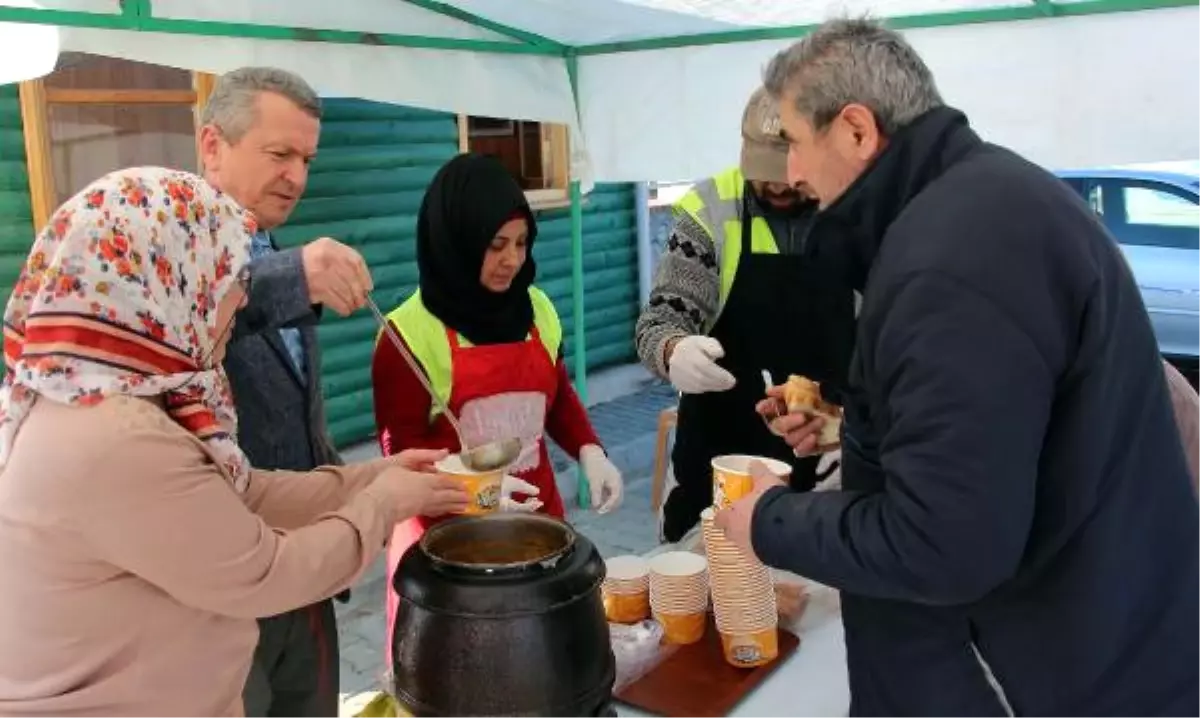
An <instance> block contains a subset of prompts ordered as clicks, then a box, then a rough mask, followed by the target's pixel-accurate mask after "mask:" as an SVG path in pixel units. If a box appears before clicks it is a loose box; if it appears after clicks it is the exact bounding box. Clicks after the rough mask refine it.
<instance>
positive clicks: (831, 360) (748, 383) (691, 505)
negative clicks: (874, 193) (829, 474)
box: [637, 89, 854, 541]
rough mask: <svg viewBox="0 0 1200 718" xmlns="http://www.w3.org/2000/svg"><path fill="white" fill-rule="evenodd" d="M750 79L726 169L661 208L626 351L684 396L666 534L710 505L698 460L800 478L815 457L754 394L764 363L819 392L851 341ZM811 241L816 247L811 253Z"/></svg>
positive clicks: (771, 117)
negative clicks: (735, 157) (669, 225)
mask: <svg viewBox="0 0 1200 718" xmlns="http://www.w3.org/2000/svg"><path fill="white" fill-rule="evenodd" d="M779 130H780V124H779V115H778V112H777V111H776V109H775V106H774V103H773V101H772V100H771V99H770V97H769V96H768V95H767V93H766V92H765V91H764V90H762V89H760V90H758V91H757V92H755V93H754V95H752V96H751V98H750V102H749V104H748V105H747V106H746V110H745V113H744V114H743V116H742V155H741V163H740V165H739V166H738V167H734V168H732V169H729V170H726V171H724V172H721V173H720V174H717V175H715V176H713V177H710V178H708V179H706V180H703V181H701V182H699V183H697V184H696V185H695V186H694V187H693V188H692V190H691V191H690V192H689V193H688V194H687V195H686V196H684V197H683V199H681V200H679V202H678V203H677V204H676V205H675V207H674V214H675V226H674V228H673V230H672V233H671V237H670V240H669V241H668V244H667V251H666V253H665V254H664V255H663V257H662V260H661V262H660V264H659V269H658V275H657V277H656V278H655V282H654V287H653V289H652V290H651V292H650V301H649V303H648V305H647V306H646V307H645V309H644V310H643V311H642V314H641V316H640V317H639V318H638V323H637V348H638V355H639V357H640V358H641V361H642V363H643V364H644V365H646V367H648V368H649V369H651V370H652V371H654V372H656V373H657V374H658V375H660V376H662V377H664V378H669V379H670V381H671V383H672V384H673V385H674V386H675V388H676V389H678V390H679V391H680V392H681V393H682V394H683V397H682V399H681V400H680V403H679V423H678V430H677V432H676V438H675V448H674V451H673V453H672V455H671V460H672V468H673V471H674V475H675V480H676V482H677V485H676V487H675V488H674V490H673V491H672V492H671V494H670V496H668V498H667V501H666V504H665V506H664V507H663V526H662V534H663V537H664V538H665V539H667V540H668V541H677V540H679V539H680V538H681V537H682V536H683V535H684V534H685V533H687V532H688V530H689V529H691V528H692V527H693V526H694V525H695V524H696V523H697V521H698V520H699V516H700V512H701V511H703V510H704V508H705V507H707V506H710V505H711V504H712V500H713V498H712V469H711V465H710V462H711V461H712V458H713V457H714V456H719V455H721V454H755V455H759V456H767V457H771V458H776V459H779V460H781V461H787V462H789V463H791V465H792V467H793V473H792V477H791V482H792V486H793V487H794V488H797V489H810V488H812V487H813V485H814V484H815V483H816V479H817V461H818V457H815V456H814V457H803V458H798V457H796V456H795V455H794V454H793V453H792V451H791V450H790V449H789V448H787V447H786V446H783V445H782V442H781V441H780V440H779V438H778V437H776V436H774V435H772V434H771V433H770V430H769V429H768V428H767V426H766V425H765V423H764V422H763V420H762V418H761V417H759V415H758V414H756V413H755V404H756V403H757V402H758V400H760V399H761V398H762V396H763V391H764V386H763V370H767V371H769V372H770V373H771V375H772V376H773V377H774V379H775V381H776V382H782V381H784V380H785V379H786V378H787V376H788V374H803V375H805V376H807V377H809V378H811V379H814V380H816V381H820V382H823V383H825V386H823V387H822V388H823V393H825V394H826V396H830V391H828V390H832V391H836V389H837V387H839V386H840V385H841V384H842V383H843V382H844V380H845V374H846V369H847V366H848V365H849V360H850V353H851V351H852V349H853V344H854V292H853V289H852V288H851V282H850V281H849V279H848V275H849V272H848V270H847V269H846V268H845V267H843V266H841V264H840V262H841V260H840V259H839V257H840V256H841V255H840V254H834V253H831V252H829V250H828V248H827V247H822V246H819V245H820V244H821V243H818V242H817V241H816V239H815V237H810V234H809V228H810V226H811V224H812V220H813V216H814V214H815V213H816V209H817V205H816V203H815V202H813V201H812V200H811V199H810V198H809V196H808V193H807V192H806V191H805V190H804V188H803V187H800V188H796V187H793V186H792V185H791V184H790V183H789V182H788V180H787V155H788V145H787V143H786V142H785V141H784V140H782V139H781V138H780V132H779ZM823 249H824V251H822V250H823Z"/></svg>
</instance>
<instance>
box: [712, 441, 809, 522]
mask: <svg viewBox="0 0 1200 718" xmlns="http://www.w3.org/2000/svg"><path fill="white" fill-rule="evenodd" d="M755 461H759V462H762V463H763V464H764V465H765V466H766V467H767V470H768V471H770V472H771V473H772V474H775V475H776V476H778V477H779V478H780V479H782V480H784V481H787V477H788V476H790V475H791V473H792V467H791V466H790V465H788V464H785V463H784V462H782V461H776V460H775V459H768V458H766V457H762V456H749V455H747V454H729V455H726V456H717V457H715V458H714V459H713V460H712V481H713V506H715V507H717V508H718V509H724V508H729V505H730V504H732V503H733V502H734V501H737V500H738V499H740V498H742V497H743V496H745V495H746V494H749V493H750V492H751V491H753V490H754V479H753V477H751V476H750V464H751V463H753V462H755Z"/></svg>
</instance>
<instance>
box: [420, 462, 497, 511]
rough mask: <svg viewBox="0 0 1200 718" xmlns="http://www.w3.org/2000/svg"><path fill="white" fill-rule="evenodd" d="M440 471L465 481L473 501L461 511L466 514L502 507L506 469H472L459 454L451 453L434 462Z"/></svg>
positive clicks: (464, 483)
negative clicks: (501, 491) (502, 488)
mask: <svg viewBox="0 0 1200 718" xmlns="http://www.w3.org/2000/svg"><path fill="white" fill-rule="evenodd" d="M434 468H436V469H437V471H438V473H440V474H445V475H446V476H453V477H454V478H456V479H458V480H459V481H461V482H462V483H463V487H464V488H465V489H466V490H467V493H468V494H470V495H471V503H470V504H468V505H467V508H466V509H465V510H463V511H461V512H460V513H462V514H466V515H476V514H487V513H491V512H493V511H495V510H496V509H497V508H499V507H500V482H501V481H503V480H504V469H503V468H499V469H494V470H492V471H472V470H471V469H468V468H467V467H466V466H464V465H463V462H462V458H461V457H459V456H458V454H451V455H449V456H447V457H446V458H444V459H442V460H441V461H439V462H437V463H436V464H434Z"/></svg>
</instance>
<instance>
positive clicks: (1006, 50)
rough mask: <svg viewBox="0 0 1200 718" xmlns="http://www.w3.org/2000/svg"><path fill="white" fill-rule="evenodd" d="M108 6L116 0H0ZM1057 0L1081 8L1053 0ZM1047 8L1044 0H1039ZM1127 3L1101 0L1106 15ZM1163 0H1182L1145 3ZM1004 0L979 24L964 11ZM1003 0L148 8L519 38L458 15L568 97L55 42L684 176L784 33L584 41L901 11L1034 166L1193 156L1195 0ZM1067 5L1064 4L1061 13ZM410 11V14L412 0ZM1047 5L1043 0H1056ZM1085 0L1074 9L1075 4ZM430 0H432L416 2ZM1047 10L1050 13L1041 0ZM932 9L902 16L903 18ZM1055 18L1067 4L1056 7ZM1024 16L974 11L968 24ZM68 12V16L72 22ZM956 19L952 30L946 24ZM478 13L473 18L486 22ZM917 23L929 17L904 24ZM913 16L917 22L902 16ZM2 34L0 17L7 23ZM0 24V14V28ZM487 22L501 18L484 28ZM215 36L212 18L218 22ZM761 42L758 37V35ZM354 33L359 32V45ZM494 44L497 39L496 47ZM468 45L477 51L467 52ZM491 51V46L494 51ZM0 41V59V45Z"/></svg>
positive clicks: (703, 169) (442, 57) (960, 90)
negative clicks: (402, 111) (270, 72)
mask: <svg viewBox="0 0 1200 718" xmlns="http://www.w3.org/2000/svg"><path fill="white" fill-rule="evenodd" d="M35 1H36V4H38V5H41V6H43V7H47V8H51V9H57V10H74V11H87V12H102V13H118V12H120V9H119V5H118V3H117V1H116V0H20V2H17V1H16V0H0V8H3V7H4V6H6V5H8V6H18V5H24V6H28V5H30V4H34V2H35ZM1068 1H1069V2H1071V6H1072V7H1074V8H1083V7H1085V5H1086V3H1084V2H1079V1H1078V0H1068ZM1043 2H1045V0H1043ZM1139 2H1140V0H1101V4H1104V5H1105V8H1106V9H1109V10H1123V9H1132V8H1134V7H1144V6H1145V3H1142V4H1141V5H1139V4H1138V3H1139ZM1149 2H1150V3H1151V4H1158V5H1172V4H1174V5H1179V2H1177V1H1176V2H1170V1H1169V0H1168V1H1167V2H1155V0H1149ZM995 3H1001V4H1008V7H1009V8H1010V9H1011V10H1012V11H1007V10H1001V11H998V12H993V13H992V14H991V15H989V16H987V17H972V16H968V15H963V14H962V13H964V12H965V13H971V12H975V11H979V10H983V9H985V8H993V7H995ZM1014 3H1015V0H838V1H836V2H831V1H829V0H816V1H815V2H807V1H806V2H800V1H798V0H453V1H452V2H431V0H341V1H340V2H331V1H330V0H241V2H232V1H231V0H152V2H151V3H149V4H150V7H151V9H152V13H153V17H154V18H155V19H156V20H162V19H169V20H203V21H218V22H225V23H253V24H261V25H275V26H286V27H288V28H311V29H316V28H320V29H331V30H344V31H353V32H369V33H376V34H380V33H390V34H396V35H406V36H425V37H439V38H453V39H455V40H460V41H484V43H485V44H486V43H488V42H499V43H514V44H515V43H518V42H519V41H517V40H513V39H511V38H510V37H507V36H506V35H505V34H502V33H501V32H497V31H495V30H493V29H483V28H480V27H477V26H475V25H473V24H471V23H469V22H466V21H464V20H462V19H456V18H455V17H452V16H453V15H455V14H456V13H460V12H461V11H465V12H467V13H471V14H473V15H475V16H478V17H482V18H485V19H486V20H487V21H490V22H491V23H500V24H502V25H505V26H508V28H509V29H512V28H515V29H517V30H519V31H523V32H525V33H533V34H536V35H539V36H542V37H543V38H547V39H548V40H549V41H550V43H551V44H559V45H564V46H573V47H575V48H579V49H578V51H577V52H578V59H577V68H578V106H579V108H580V110H579V113H578V114H576V103H575V98H574V97H573V94H572V87H571V83H570V80H569V76H568V69H567V68H568V64H569V63H568V61H567V60H565V59H564V57H563V53H562V48H561V47H557V48H556V51H555V53H554V54H542V55H539V54H521V53H513V52H491V51H483V52H474V51H468V50H463V49H439V48H414V47H403V46H396V45H395V43H392V44H387V42H385V41H380V40H378V39H376V40H375V41H374V42H379V43H380V44H354V43H350V42H331V43H321V42H310V41H300V40H291V39H254V38H245V37H229V36H196V35H188V34H180V33H178V32H174V31H172V32H170V33H162V32H135V31H128V30H108V29H95V28H87V27H64V28H63V29H62V30H61V31H60V32H61V44H62V48H63V49H64V50H76V51H84V52H92V53H98V54H103V55H111V56H118V57H125V58H129V59H135V60H142V61H148V62H155V63H159V64H164V65H172V66H176V67H184V68H189V69H196V70H204V71H209V72H223V71H227V70H229V69H232V68H234V67H238V66H241V65H246V64H270V65H276V66H280V67H285V68H288V69H291V70H293V71H296V72H299V73H300V74H302V75H303V76H305V77H306V78H308V79H309V80H310V82H312V83H313V84H314V85H315V86H316V87H317V88H318V89H319V90H321V91H322V92H323V93H324V94H327V95H340V96H354V97H363V98H367V99H374V100H379V101H385V102H395V103H403V104H409V105H416V106H422V107H428V108H432V109H439V110H445V111H451V112H460V113H467V114H476V115H488V116H498V117H513V118H519V119H528V120H540V121H552V122H565V123H568V124H570V125H571V126H572V128H573V129H574V133H573V137H575V138H577V139H578V138H583V140H584V141H583V142H582V143H577V144H576V147H575V150H576V151H575V153H574V159H575V169H576V172H577V175H579V176H583V177H584V178H585V179H591V178H594V179H596V180H614V181H633V180H649V179H692V178H696V177H701V176H704V175H707V174H710V173H712V172H714V171H717V170H719V169H722V168H724V167H726V166H728V165H730V164H732V163H733V162H735V161H736V158H737V150H738V144H739V141H740V137H739V119H740V114H741V110H742V106H743V103H744V102H745V99H746V98H747V97H748V96H749V94H750V92H751V91H752V90H753V89H754V88H755V86H756V85H757V83H758V82H759V77H760V72H761V69H762V67H763V66H764V65H765V64H766V62H767V60H768V59H769V58H770V56H771V55H772V53H774V52H776V51H777V50H779V49H780V48H782V47H785V46H786V45H787V44H788V42H790V40H789V39H783V38H780V37H778V35H781V34H783V33H776V38H775V39H754V38H750V39H748V41H742V42H731V43H722V44H702V45H696V46H678V45H681V44H683V42H682V41H669V40H668V41H664V42H657V43H653V44H652V45H651V46H649V47H645V46H643V47H642V48H641V49H631V48H629V47H621V46H615V47H614V46H611V45H609V46H608V47H591V48H589V47H588V46H596V45H598V44H606V43H622V42H628V41H641V40H653V39H654V38H662V37H673V36H680V35H693V34H698V33H725V32H728V31H737V30H746V29H751V28H768V29H770V28H778V27H781V26H792V25H805V24H812V23H816V22H820V21H821V20H823V19H826V18H829V17H833V16H836V15H842V14H862V13H870V14H871V15H874V16H876V17H881V18H901V19H900V20H898V25H899V26H901V27H908V28H911V29H907V30H905V34H906V36H907V37H908V38H909V40H910V41H911V42H912V43H913V44H914V45H915V46H916V48H917V49H918V51H920V52H921V53H922V55H923V56H924V57H925V59H926V61H927V62H928V63H929V65H930V66H931V67H932V69H933V71H934V74H935V76H936V77H937V80H938V83H939V86H940V88H941V90H942V94H943V96H944V97H945V99H946V100H947V102H949V103H950V104H953V105H955V106H958V107H961V108H962V109H964V110H965V111H967V113H968V114H969V115H970V117H971V118H972V121H973V123H974V124H975V125H976V127H977V128H978V129H979V130H980V131H981V133H982V134H983V135H984V136H985V137H986V138H988V139H990V140H992V141H995V142H999V143H1002V144H1006V145H1009V146H1011V147H1013V148H1014V149H1016V150H1018V151H1020V152H1022V153H1024V154H1026V155H1027V156H1029V157H1030V158H1031V159H1033V160H1035V161H1037V162H1040V163H1042V164H1045V165H1047V166H1079V165H1094V164H1115V163H1127V162H1139V161H1140V162H1146V161H1156V160H1176V159H1191V158H1195V157H1198V156H1200V91H1198V88H1200V44H1198V43H1197V41H1196V33H1197V25H1198V20H1200V10H1198V8H1197V6H1196V5H1195V4H1192V5H1186V6H1180V7H1166V8H1162V9H1150V10H1142V11H1138V12H1113V13H1106V14H1094V15H1079V16H1074V15H1072V16H1069V17H1041V16H1039V15H1038V14H1037V13H1036V12H1033V8H1034V5H1033V3H1030V4H1021V5H1017V4H1014ZM1065 4H1066V3H1064V5H1063V6H1065ZM421 6H425V7H421ZM1063 6H1059V7H1060V8H1061V7H1063ZM1089 7H1090V6H1089ZM430 8H432V9H430ZM1051 11H1053V8H1051ZM925 13H939V14H940V15H939V16H937V17H935V18H930V17H929V16H928V15H926V16H925V17H926V19H924V20H921V19H918V20H916V21H914V20H913V19H912V16H914V15H921V14H925ZM1067 14H1069V13H1067ZM1016 17H1022V18H1028V19H1022V20H1021V21H1012V22H1009V21H1005V22H980V21H981V20H989V19H990V20H997V19H1006V20H1012V19H1014V18H1016ZM72 22H75V21H74V20H73V21H72ZM952 22H954V23H965V24H951V23H952ZM485 24H486V23H485ZM921 25H936V26H934V27H920V26H921ZM914 26H916V27H914ZM12 27H13V26H11V25H10V26H8V28H9V29H11V28H12ZM4 28H5V25H4V24H3V23H0V38H2V37H3V30H4ZM498 29H499V30H504V29H505V28H498ZM222 32H224V33H225V34H230V33H231V32H232V31H230V30H229V29H228V28H226V29H225V30H223V31H222ZM764 34H770V33H769V32H768V33H764ZM368 42H371V41H370V40H368ZM512 47H513V45H511V44H510V45H506V46H505V47H503V48H500V49H502V50H507V49H511V48H512ZM476 49H485V50H486V49H487V48H483V47H482V46H479V47H478V48H476ZM493 49H494V48H493ZM9 52H10V50H9V49H8V48H7V47H3V48H0V53H9Z"/></svg>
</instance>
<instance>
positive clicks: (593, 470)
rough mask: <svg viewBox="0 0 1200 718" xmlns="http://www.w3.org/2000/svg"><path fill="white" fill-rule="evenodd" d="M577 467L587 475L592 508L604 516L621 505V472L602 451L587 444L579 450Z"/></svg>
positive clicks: (623, 486)
mask: <svg viewBox="0 0 1200 718" xmlns="http://www.w3.org/2000/svg"><path fill="white" fill-rule="evenodd" d="M579 467H580V468H581V469H583V473H584V474H585V475H587V480H588V488H590V489H591V491H592V508H593V509H595V510H596V512H597V513H601V514H606V513H608V512H609V511H612V510H613V509H615V508H617V507H618V506H620V505H621V497H622V496H623V495H624V493H625V483H624V482H623V481H622V480H621V472H620V471H618V470H617V467H616V466H613V462H611V461H609V460H608V457H607V456H605V455H604V449H601V448H600V447H599V446H596V445H595V444H588V445H587V446H585V447H583V448H582V449H580V450H579Z"/></svg>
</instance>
